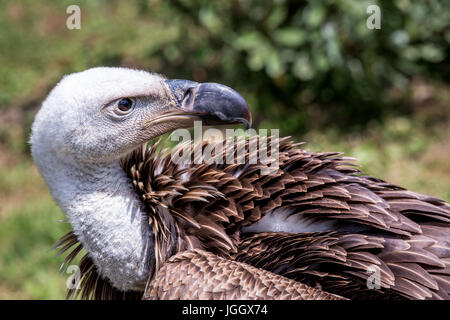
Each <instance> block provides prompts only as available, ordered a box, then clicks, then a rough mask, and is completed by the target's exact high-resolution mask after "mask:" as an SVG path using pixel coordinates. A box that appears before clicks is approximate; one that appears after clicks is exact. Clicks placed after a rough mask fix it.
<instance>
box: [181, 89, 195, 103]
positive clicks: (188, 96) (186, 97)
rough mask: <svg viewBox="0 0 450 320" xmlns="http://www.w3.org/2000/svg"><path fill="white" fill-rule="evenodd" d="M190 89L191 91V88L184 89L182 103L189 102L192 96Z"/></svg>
mask: <svg viewBox="0 0 450 320" xmlns="http://www.w3.org/2000/svg"><path fill="white" fill-rule="evenodd" d="M192 91H193V90H192V88H188V89H187V90H186V92H185V93H184V96H183V100H182V102H183V105H189V104H190V103H191V100H192V96H193V94H192Z"/></svg>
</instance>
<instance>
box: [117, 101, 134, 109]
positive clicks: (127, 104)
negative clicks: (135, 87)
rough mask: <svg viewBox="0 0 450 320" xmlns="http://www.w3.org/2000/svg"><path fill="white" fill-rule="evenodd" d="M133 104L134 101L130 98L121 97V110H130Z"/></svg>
mask: <svg viewBox="0 0 450 320" xmlns="http://www.w3.org/2000/svg"><path fill="white" fill-rule="evenodd" d="M132 104H133V103H132V102H131V100H130V99H128V98H124V99H121V100H120V101H119V110H120V111H128V110H130V108H131V105H132Z"/></svg>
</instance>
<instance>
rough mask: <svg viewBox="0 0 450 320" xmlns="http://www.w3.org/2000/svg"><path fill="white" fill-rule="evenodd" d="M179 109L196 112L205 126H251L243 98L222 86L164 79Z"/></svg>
mask: <svg viewBox="0 0 450 320" xmlns="http://www.w3.org/2000/svg"><path fill="white" fill-rule="evenodd" d="M166 84H167V85H168V87H169V88H170V90H171V91H172V93H173V95H174V97H175V99H176V100H177V101H178V104H179V107H180V108H181V109H183V110H185V111H186V112H190V113H195V114H197V115H198V116H199V118H201V119H202V121H204V122H205V124H206V125H221V124H235V123H243V124H244V125H245V126H246V128H247V129H248V128H250V127H251V123H252V116H251V113H250V109H249V107H248V105H247V102H246V101H245V99H244V98H243V97H242V96H241V95H240V94H239V93H237V92H236V91H235V90H233V89H231V88H230V87H227V86H225V85H222V84H218V83H212V82H206V83H197V82H194V81H188V80H178V79H174V80H166Z"/></svg>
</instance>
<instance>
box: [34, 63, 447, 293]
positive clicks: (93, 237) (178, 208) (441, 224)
mask: <svg viewBox="0 0 450 320" xmlns="http://www.w3.org/2000/svg"><path fill="white" fill-rule="evenodd" d="M194 121H202V123H203V124H205V125H210V126H216V125H231V124H238V123H243V124H245V125H247V126H248V125H249V124H250V123H251V114H250V111H249V108H248V105H247V103H246V101H245V100H244V99H243V98H242V97H241V96H240V95H239V94H238V93H237V92H236V91H234V90H233V89H231V88H229V87H227V86H224V85H221V84H217V83H197V82H194V81H188V80H178V79H176V80H172V79H167V78H165V77H164V76H161V75H159V74H155V73H149V72H146V71H140V70H134V69H127V68H115V67H98V68H93V69H89V70H86V71H83V72H79V73H74V74H71V75H68V76H65V77H64V78H63V79H62V80H61V81H60V82H59V83H58V84H57V85H56V87H55V88H54V89H53V90H52V91H51V92H50V93H49V95H48V97H47V98H46V99H45V101H44V102H43V104H42V107H41V108H40V110H39V112H38V113H37V115H36V117H35V120H34V122H33V125H32V133H31V137H30V143H31V152H32V156H33V159H34V162H35V164H36V165H37V167H38V169H39V172H40V173H41V175H42V176H43V178H44V180H45V181H46V183H47V185H48V187H49V189H50V192H51V194H52V196H53V198H54V199H55V201H56V203H57V204H58V205H59V207H60V208H61V209H62V211H63V212H64V214H65V215H66V217H67V220H68V222H69V223H70V224H71V227H72V231H71V232H69V233H67V234H66V235H65V236H63V237H62V238H61V239H60V240H59V241H58V242H57V244H56V245H55V246H56V247H57V248H58V252H59V253H64V254H67V256H66V258H65V260H64V262H63V265H62V268H65V267H67V266H68V265H70V264H71V263H72V262H73V261H74V259H75V258H76V257H78V256H80V257H78V258H79V259H80V260H79V261H80V262H79V268H80V272H81V279H80V283H79V284H80V287H79V288H73V289H69V290H68V297H72V298H74V297H78V298H82V299H325V300H329V299H336V300H341V299H449V293H450V242H449V241H450V225H449V222H450V205H449V204H448V203H446V202H445V201H443V200H440V199H437V198H435V197H432V196H427V195H423V194H420V193H416V192H413V191H409V190H406V189H404V188H401V187H399V186H396V185H393V184H390V183H388V182H385V181H383V180H380V179H377V178H373V177H370V176H367V175H365V174H364V173H363V172H362V171H361V170H360V169H359V167H358V166H357V164H356V162H355V159H352V158H348V157H344V156H343V155H342V154H340V153H335V152H329V153H315V152H309V151H306V150H303V149H302V148H301V144H298V143H294V142H293V141H292V140H291V139H290V138H277V137H274V136H269V137H266V138H265V139H262V137H259V136H257V135H256V136H251V137H247V138H245V139H241V140H239V141H240V142H239V143H238V146H240V150H244V151H242V152H240V154H239V156H241V158H242V160H243V161H240V162H238V161H234V162H232V163H228V162H225V163H220V161H213V162H211V161H206V160H208V159H206V158H204V154H205V152H200V153H196V152H195V150H201V151H206V150H207V149H208V150H213V151H212V152H211V154H212V155H213V157H214V159H217V158H218V157H221V156H230V157H231V158H233V157H236V156H238V152H237V149H239V148H234V145H235V143H229V142H230V141H231V142H235V141H237V138H228V139H223V141H221V140H219V141H209V142H208V141H206V142H205V141H200V142H195V143H180V144H178V145H176V146H174V147H172V149H171V148H169V147H166V145H167V144H165V143H164V142H163V141H162V140H158V138H159V137H161V136H162V135H163V134H165V133H169V132H173V131H174V130H176V129H180V128H191V127H192V126H193V124H194ZM155 140H156V142H155ZM257 140H258V144H256V146H257V147H256V148H252V147H251V146H252V145H255V143H254V142H255V141H257ZM152 141H153V142H152ZM261 141H262V142H261ZM272 145H276V146H277V148H278V154H277V159H275V158H274V157H273V158H272V160H274V159H275V160H277V166H276V167H273V166H271V164H272V162H270V161H269V162H267V161H261V160H259V159H257V158H258V157H257V155H258V154H259V153H260V152H261V151H268V150H269V149H270V147H271V146H272ZM186 146H187V147H186ZM230 146H231V147H230ZM173 151H176V152H181V153H184V156H185V157H184V158H183V159H184V160H183V161H178V162H175V161H172V160H173V159H172V158H171V156H170V154H172V153H173ZM198 154H200V155H198ZM194 158H195V159H194ZM186 159H187V160H192V159H194V160H196V161H187V160H186ZM233 159H234V158H233ZM255 159H256V161H253V160H255ZM269 167H270V169H271V170H270V173H268V172H264V169H268V168H269ZM78 258H77V259H78Z"/></svg>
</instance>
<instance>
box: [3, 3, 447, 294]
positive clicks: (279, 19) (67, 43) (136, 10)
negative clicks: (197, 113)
mask: <svg viewBox="0 0 450 320" xmlns="http://www.w3.org/2000/svg"><path fill="white" fill-rule="evenodd" d="M72 4H76V5H79V6H80V8H81V29H80V30H68V29H67V27H66V19H67V18H68V16H69V15H68V14H67V13H66V8H67V7H68V6H69V5H72ZM370 4H377V5H379V6H380V8H381V29H380V30H369V29H368V28H367V26H366V20H367V18H368V17H369V14H367V13H366V9H367V7H368V6H369V5H370ZM449 8H450V3H449V1H448V0H447V1H444V0H441V1H440V0H428V1H412V0H411V1H410V0H394V1H391V0H389V1H374V0H371V1H361V0H339V1H338V0H336V1H333V0H316V1H288V0H277V1H264V0H263V1H256V0H231V1H206V0H205V1H201V0H178V1H163V0H159V1H158V0H140V1H101V0H97V1H96V0H89V1H73V0H71V1H54V0H41V1H31V0H29V1H17V0H14V1H12V0H11V1H8V0H1V1H0V299H45V298H51V299H62V298H64V296H65V283H66V279H67V277H68V276H69V275H68V274H60V273H59V272H58V267H59V263H60V262H61V261H62V258H61V257H55V251H54V250H51V246H52V244H53V243H54V242H55V241H56V240H57V239H58V238H59V237H60V236H62V235H63V234H64V233H65V232H66V231H67V230H69V226H68V225H67V224H64V223H60V222H58V220H61V219H64V217H63V214H62V213H61V211H60V209H59V208H57V207H56V205H55V204H54V202H53V201H52V199H51V196H50V195H49V192H48V189H47V187H46V186H45V184H44V182H43V180H42V179H41V178H40V176H39V174H38V172H37V170H36V168H35V166H34V165H33V163H32V160H31V158H30V155H29V146H28V144H27V139H28V135H29V131H30V130H29V127H30V124H31V122H32V120H33V117H34V114H35V113H36V111H37V110H38V108H39V105H40V103H41V102H42V100H43V99H44V98H45V96H46V94H47V93H48V92H49V90H50V89H51V88H52V87H53V86H54V85H55V84H56V83H57V81H58V80H59V79H60V78H61V77H62V75H64V74H67V73H71V72H75V71H81V70H84V69H86V68H89V67H93V66H100V65H108V66H127V67H135V68H142V69H147V70H151V71H155V72H159V73H163V74H165V75H167V76H168V77H171V78H186V79H193V80H196V81H216V82H221V83H224V84H227V85H229V86H231V87H233V88H235V89H236V90H237V91H239V92H241V93H242V95H243V96H244V97H245V98H246V99H247V100H248V102H249V104H250V106H251V109H252V112H253V116H254V120H255V126H256V127H257V128H279V129H280V130H281V131H280V132H281V135H292V136H294V137H295V139H297V140H302V141H306V142H308V143H307V145H306V148H308V149H310V150H315V151H344V152H345V153H346V154H347V155H351V156H354V157H357V158H359V159H360V161H361V164H362V168H363V169H364V170H365V171H366V172H368V173H369V174H372V175H375V176H377V177H380V178H382V179H385V180H389V181H391V182H393V183H396V184H399V185H401V186H404V187H407V188H410V189H413V190H416V191H419V192H423V193H428V194H431V195H434V196H437V197H440V198H443V199H445V200H447V201H450V161H449V158H450V139H449V138H450V129H449V128H450V126H449V124H450V90H449V88H450V64H449V62H450V50H449V48H450V46H449V43H450V9H449Z"/></svg>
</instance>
